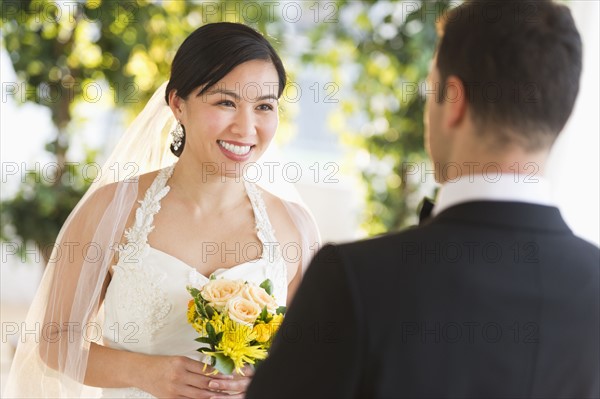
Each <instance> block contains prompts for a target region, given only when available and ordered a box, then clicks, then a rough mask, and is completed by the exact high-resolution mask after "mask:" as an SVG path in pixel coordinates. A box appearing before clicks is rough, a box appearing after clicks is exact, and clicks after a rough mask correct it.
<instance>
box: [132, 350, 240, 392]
mask: <svg viewBox="0 0 600 399" xmlns="http://www.w3.org/2000/svg"><path fill="white" fill-rule="evenodd" d="M146 360H147V363H146V367H144V368H140V370H143V372H142V373H141V374H143V375H140V378H141V381H140V383H139V386H138V387H139V388H140V389H142V390H143V391H146V392H148V393H150V394H152V395H154V396H156V397H157V398H190V399H205V398H219V397H227V398H229V399H236V398H239V399H242V398H243V397H244V393H245V392H246V389H247V387H248V384H249V383H250V377H249V375H250V372H251V370H249V368H247V369H248V370H249V371H248V373H246V370H247V369H244V373H245V374H246V377H243V376H238V375H233V376H230V375H222V374H215V375H207V374H209V373H211V372H212V371H213V369H212V368H211V367H210V366H207V367H206V369H205V368H204V364H203V363H201V362H199V361H197V360H192V359H189V358H187V357H185V356H148V357H147V359H146Z"/></svg>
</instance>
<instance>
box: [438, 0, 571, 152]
mask: <svg viewBox="0 0 600 399" xmlns="http://www.w3.org/2000/svg"><path fill="white" fill-rule="evenodd" d="M438 28H439V29H438V31H439V35H440V40H439V43H438V49H437V67H438V69H439V72H440V77H441V81H442V82H443V84H444V85H445V82H446V79H447V78H448V77H449V76H450V75H454V76H457V77H458V78H459V79H461V81H462V82H463V84H464V85H465V88H466V92H467V93H466V95H467V101H468V103H469V105H470V109H471V111H472V114H473V118H474V120H475V121H476V122H480V123H483V124H484V125H485V126H490V125H491V124H494V125H496V126H498V127H500V128H501V129H499V131H502V130H508V131H511V132H512V133H516V134H517V136H518V137H514V135H512V136H510V137H501V136H500V137H498V139H500V140H504V141H507V140H509V141H515V139H516V140H517V141H518V142H519V143H520V144H521V145H523V146H524V147H525V148H526V149H528V150H536V149H540V148H545V147H549V146H550V145H552V143H553V142H554V140H555V139H556V137H557V136H558V133H559V132H560V131H561V130H562V129H563V127H564V125H565V123H566V122H567V120H568V119H569V116H570V114H571V111H572V110H573V105H574V103H575V99H576V97H577V93H578V92H579V78H580V75H581V65H582V55H581V52H582V50H581V38H580V36H579V32H578V31H577V28H576V27H575V22H574V21H573V18H572V16H571V12H570V11H569V9H568V8H567V7H565V6H563V5H559V4H556V3H554V2H552V1H551V0H536V1H530V0H521V1H515V0H506V1H498V0H496V1H485V0H474V1H466V2H465V3H463V4H462V5H460V6H458V7H456V8H454V9H452V10H450V11H449V12H448V13H446V14H445V15H444V16H443V18H442V19H441V21H440V24H439V25H438ZM443 92H444V91H443V90H442V93H443ZM442 97H443V96H442ZM502 128H508V129H502Z"/></svg>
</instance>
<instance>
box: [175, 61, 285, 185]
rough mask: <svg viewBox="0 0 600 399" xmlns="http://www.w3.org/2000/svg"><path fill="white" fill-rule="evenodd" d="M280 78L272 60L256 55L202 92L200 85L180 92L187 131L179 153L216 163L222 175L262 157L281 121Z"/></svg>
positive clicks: (180, 108) (181, 114)
mask: <svg viewBox="0 0 600 399" xmlns="http://www.w3.org/2000/svg"><path fill="white" fill-rule="evenodd" d="M278 82H279V77H278V75H277V70H276V69H275V67H274V66H273V64H272V63H271V62H268V61H263V60H253V61H248V62H245V63H243V64H240V65H238V66H237V67H236V68H234V69H233V70H232V71H231V72H230V73H229V74H227V75H226V76H225V77H224V78H223V79H221V80H220V81H219V82H217V83H216V84H215V85H214V86H213V87H211V88H210V89H208V91H207V92H205V93H203V94H202V95H200V96H199V95H198V94H199V93H200V91H201V89H202V88H201V87H200V88H198V89H196V90H194V91H193V92H192V93H190V95H189V96H188V98H187V99H185V100H182V99H180V98H177V97H176V98H175V101H173V105H174V107H173V111H174V113H175V116H176V117H177V118H178V119H179V120H180V121H181V123H182V124H183V125H184V126H185V131H186V142H185V147H184V150H183V153H182V155H181V157H184V156H185V157H189V156H193V157H195V158H196V159H198V160H200V162H210V163H214V164H215V166H216V167H217V168H218V169H219V170H220V171H221V174H225V173H232V172H234V171H235V170H236V169H238V170H239V169H240V168H236V165H235V164H236V163H238V164H242V165H243V164H245V163H247V162H254V161H256V160H258V158H260V156H261V155H262V154H263V153H264V152H265V150H266V149H267V147H268V146H269V143H270V142H271V139H272V138H273V136H274V135H275V131H276V130H277V125H278V123H279V113H278V100H277V93H278V87H279V84H278ZM234 174H236V173H234Z"/></svg>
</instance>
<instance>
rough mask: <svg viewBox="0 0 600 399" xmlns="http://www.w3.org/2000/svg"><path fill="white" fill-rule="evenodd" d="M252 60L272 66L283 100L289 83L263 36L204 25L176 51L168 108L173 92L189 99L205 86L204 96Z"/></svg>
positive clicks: (239, 28) (240, 27) (229, 26)
mask: <svg viewBox="0 0 600 399" xmlns="http://www.w3.org/2000/svg"><path fill="white" fill-rule="evenodd" d="M252 60H265V61H271V62H272V63H273V65H274V66H275V69H276V70H277V75H279V90H278V93H277V97H280V96H281V93H283V89H284V87H285V84H286V80H287V78H286V74H285V69H284V67H283V63H282V62H281V59H280V58H279V56H278V55H277V53H276V52H275V49H274V48H273V46H271V44H270V43H269V42H268V41H267V39H265V37H264V36H263V35H261V34H260V33H259V32H257V31H256V30H254V29H252V28H250V27H248V26H246V25H243V24H237V23H231V22H219V23H214V24H207V25H204V26H202V27H200V28H198V29H196V30H195V31H194V32H192V34H190V35H189V36H188V37H187V38H186V39H185V40H184V41H183V43H182V44H181V46H180V47H179V49H178V50H177V53H176V54H175V58H174V59H173V64H172V65H171V78H170V79H169V83H168V84H167V88H166V90H165V100H166V102H167V104H168V103H169V93H170V92H171V91H172V90H177V95H178V96H179V97H181V98H183V99H186V98H187V97H188V96H189V94H190V93H191V92H192V91H194V90H195V89H197V88H198V87H200V86H204V87H203V89H202V90H201V92H200V93H199V94H203V93H204V92H205V91H207V90H208V89H210V88H211V87H212V86H213V85H215V84H216V83H217V82H218V81H219V80H221V79H223V78H224V77H225V75H227V74H228V73H229V72H231V71H232V70H233V69H234V68H235V67H237V66H238V65H240V64H243V63H244V62H247V61H252ZM183 146H184V142H182V145H181V147H180V148H179V149H178V150H176V151H175V150H174V149H173V147H172V146H171V151H172V152H173V153H174V154H175V155H176V156H179V155H180V154H181V152H182V151H183Z"/></svg>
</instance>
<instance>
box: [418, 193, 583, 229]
mask: <svg viewBox="0 0 600 399" xmlns="http://www.w3.org/2000/svg"><path fill="white" fill-rule="evenodd" d="M446 222H460V223H469V224H471V223H472V224H478V225H496V226H500V227H510V228H523V229H530V230H544V231H553V232H561V233H572V232H571V229H570V228H569V226H567V224H566V223H565V221H564V219H563V218H562V215H561V214H560V211H559V210H558V208H556V207H554V206H545V205H538V204H531V203H525V202H508V201H470V202H463V203H460V204H457V205H454V206H451V207H449V208H446V209H445V210H443V211H442V212H440V213H439V214H438V215H437V216H435V217H431V218H428V219H427V220H426V221H425V222H424V223H422V224H421V226H425V225H430V224H434V223H446Z"/></svg>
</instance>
